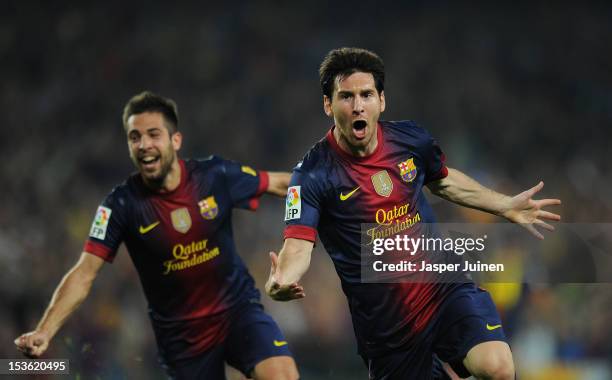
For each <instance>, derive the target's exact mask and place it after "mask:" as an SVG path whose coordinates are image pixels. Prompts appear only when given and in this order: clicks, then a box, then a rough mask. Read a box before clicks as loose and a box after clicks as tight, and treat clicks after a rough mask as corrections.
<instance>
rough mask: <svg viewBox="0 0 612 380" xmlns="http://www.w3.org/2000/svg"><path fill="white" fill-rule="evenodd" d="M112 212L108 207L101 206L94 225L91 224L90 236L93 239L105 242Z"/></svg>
mask: <svg viewBox="0 0 612 380" xmlns="http://www.w3.org/2000/svg"><path fill="white" fill-rule="evenodd" d="M112 212H113V210H111V209H110V208H108V207H104V206H99V207H98V211H96V216H95V217H94V220H93V223H92V224H91V230H89V236H91V237H92V238H96V239H100V240H104V238H105V237H106V228H107V227H108V221H109V220H110V217H111V213H112Z"/></svg>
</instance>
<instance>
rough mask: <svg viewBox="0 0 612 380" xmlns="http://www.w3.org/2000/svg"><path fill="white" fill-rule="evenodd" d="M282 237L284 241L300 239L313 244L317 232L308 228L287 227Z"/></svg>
mask: <svg viewBox="0 0 612 380" xmlns="http://www.w3.org/2000/svg"><path fill="white" fill-rule="evenodd" d="M283 235H284V238H285V239H289V238H291V239H302V240H308V241H311V242H313V243H314V242H315V241H316V240H317V230H316V229H314V228H312V227H308V226H296V225H292V226H287V227H285V232H284V234H283Z"/></svg>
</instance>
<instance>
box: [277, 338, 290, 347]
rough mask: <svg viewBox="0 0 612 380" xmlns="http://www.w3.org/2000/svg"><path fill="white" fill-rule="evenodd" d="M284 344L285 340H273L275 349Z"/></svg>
mask: <svg viewBox="0 0 612 380" xmlns="http://www.w3.org/2000/svg"><path fill="white" fill-rule="evenodd" d="M286 344H287V341H286V340H281V341H278V340H276V339H274V345H275V346H276V347H282V346H285V345H286Z"/></svg>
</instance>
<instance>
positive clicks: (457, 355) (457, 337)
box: [364, 283, 506, 380]
mask: <svg viewBox="0 0 612 380" xmlns="http://www.w3.org/2000/svg"><path fill="white" fill-rule="evenodd" d="M420 337H421V338H422V339H420V340H419V342H418V343H416V344H414V345H412V346H411V347H410V348H409V349H407V350H403V351H398V352H394V353H392V354H389V355H384V356H381V357H376V358H364V360H365V361H366V364H367V366H368V369H369V372H370V379H377V380H395V379H398V380H399V379H419V380H421V379H423V380H426V379H448V377H447V376H446V375H445V374H444V373H441V363H440V360H442V361H444V362H447V363H448V364H449V365H450V366H451V367H452V368H453V370H454V371H455V372H456V373H457V375H459V376H461V377H468V376H470V373H469V372H468V371H467V369H466V368H465V366H464V365H463V359H464V358H465V356H466V355H467V353H468V351H469V350H470V349H471V348H472V347H474V346H476V345H477V344H479V343H483V342H489V341H504V342H506V336H505V334H504V331H503V328H502V322H501V319H500V317H499V314H498V313H497V309H496V308H495V304H494V303H493V300H492V299H491V296H490V295H489V293H488V292H487V291H485V290H483V289H480V288H477V287H476V285H474V284H471V283H470V284H463V285H460V286H459V287H457V288H456V289H455V290H454V291H453V292H452V293H451V294H450V295H449V296H448V298H447V300H446V301H445V303H444V304H443V305H442V307H441V308H440V310H439V312H438V314H437V316H436V317H435V318H434V320H433V321H432V322H431V324H430V325H429V326H428V328H427V329H426V330H425V331H424V332H423V335H421V336H420ZM438 358H439V360H438Z"/></svg>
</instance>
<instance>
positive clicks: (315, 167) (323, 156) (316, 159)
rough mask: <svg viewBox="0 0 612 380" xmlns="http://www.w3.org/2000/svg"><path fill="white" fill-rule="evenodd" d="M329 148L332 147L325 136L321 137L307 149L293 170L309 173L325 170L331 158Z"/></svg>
mask: <svg viewBox="0 0 612 380" xmlns="http://www.w3.org/2000/svg"><path fill="white" fill-rule="evenodd" d="M331 150H332V148H331V146H330V145H329V141H327V138H322V139H321V140H319V141H317V142H316V143H315V144H314V145H313V146H312V147H310V149H308V151H307V152H306V154H305V155H304V157H303V158H302V159H301V160H300V162H298V164H297V166H296V167H295V168H294V170H299V171H302V172H311V173H312V172H320V171H325V170H327V169H328V168H329V167H330V164H331V160H332V159H333V156H332V154H331Z"/></svg>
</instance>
